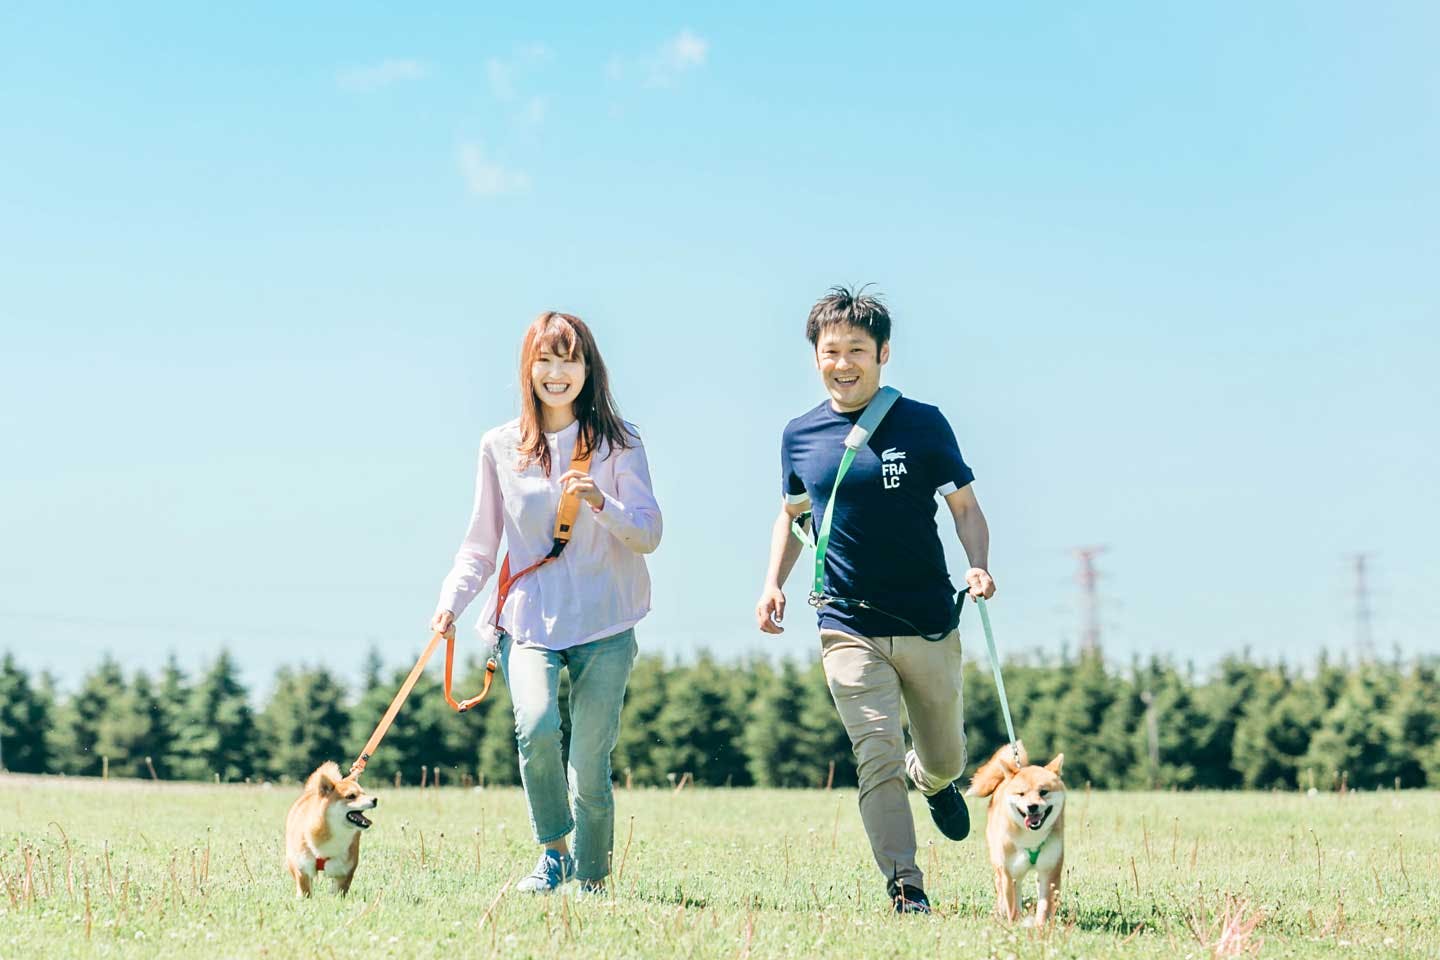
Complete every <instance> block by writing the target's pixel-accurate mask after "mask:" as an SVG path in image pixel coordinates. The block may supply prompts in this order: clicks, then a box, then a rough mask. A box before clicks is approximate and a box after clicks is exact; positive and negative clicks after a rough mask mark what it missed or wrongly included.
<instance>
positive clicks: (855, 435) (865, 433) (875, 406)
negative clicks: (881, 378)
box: [790, 387, 900, 596]
mask: <svg viewBox="0 0 1440 960" xmlns="http://www.w3.org/2000/svg"><path fill="white" fill-rule="evenodd" d="M899 399H900V391H899V390H896V389H895V388H894V387H881V388H880V390H879V392H877V393H876V394H875V397H874V398H873V399H872V400H871V401H870V404H869V406H867V407H866V408H865V412H864V413H862V414H860V419H859V421H858V422H856V424H855V426H853V427H851V428H850V432H849V434H847V435H846V437H845V453H844V455H843V456H842V457H841V458H840V470H839V472H837V473H836V474H835V487H834V488H833V489H832V490H831V491H830V501H829V502H828V503H827V504H825V519H823V520H822V521H820V533H819V535H818V536H817V537H816V538H815V540H814V541H813V542H812V541H811V540H810V537H809V534H808V533H807V532H806V530H805V528H804V527H803V526H802V525H801V522H800V518H796V519H795V520H794V521H792V522H791V524H790V529H791V531H792V532H793V533H794V534H795V536H797V537H799V538H800V540H801V542H803V543H805V544H808V545H810V546H813V547H814V548H815V585H814V591H813V596H824V595H825V553H826V551H827V550H828V549H829V547H830V524H831V520H832V519H833V518H834V516H835V498H836V497H838V496H839V495H840V482H841V481H842V480H844V479H845V474H846V473H847V472H848V471H849V470H850V464H852V463H854V462H855V454H856V453H857V452H858V451H859V450H860V448H861V447H863V446H865V444H866V443H867V442H868V441H869V440H870V435H871V434H872V433H874V432H875V428H876V427H878V426H880V421H881V420H884V419H885V414H887V413H889V412H890V408H891V407H893V406H895V401H896V400H899Z"/></svg>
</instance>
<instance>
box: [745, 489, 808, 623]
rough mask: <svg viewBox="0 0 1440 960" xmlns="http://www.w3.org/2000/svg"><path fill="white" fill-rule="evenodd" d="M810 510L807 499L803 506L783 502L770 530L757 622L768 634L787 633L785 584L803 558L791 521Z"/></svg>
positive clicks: (757, 607)
mask: <svg viewBox="0 0 1440 960" xmlns="http://www.w3.org/2000/svg"><path fill="white" fill-rule="evenodd" d="M809 508H810V502H809V501H808V500H806V501H804V502H801V503H798V504H797V503H791V502H789V501H788V500H787V501H784V502H783V504H782V505H781V508H780V513H779V514H778V515H777V516H776V517H775V525H774V527H773V528H772V529H771V531H770V561H769V563H768V564H767V565H766V568H765V585H764V586H763V587H762V588H761V591H760V602H759V603H757V604H756V605H755V620H756V622H757V623H758V624H759V626H760V629H761V630H762V631H763V632H765V633H784V632H785V628H784V627H782V626H781V625H780V624H781V621H783V620H784V619H785V589H784V587H785V581H786V580H787V579H789V577H790V571H791V570H793V569H795V561H796V560H798V559H800V548H801V543H800V541H799V540H798V539H797V538H796V537H795V536H793V535H792V534H791V533H790V521H791V520H792V519H793V518H795V517H798V516H800V515H801V514H802V513H804V512H805V511H806V510H808V509H809Z"/></svg>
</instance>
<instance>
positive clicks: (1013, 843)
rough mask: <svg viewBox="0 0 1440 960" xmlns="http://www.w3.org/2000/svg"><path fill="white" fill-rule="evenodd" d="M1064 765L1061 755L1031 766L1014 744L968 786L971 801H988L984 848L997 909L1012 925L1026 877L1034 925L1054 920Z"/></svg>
mask: <svg viewBox="0 0 1440 960" xmlns="http://www.w3.org/2000/svg"><path fill="white" fill-rule="evenodd" d="M1017 753H1018V754H1019V758H1018V762H1017V758H1016V754H1017ZM1064 761H1065V754H1063V753H1060V754H1056V755H1055V759H1054V760H1051V761H1050V762H1049V763H1047V764H1045V766H1043V767H1040V766H1032V765H1031V764H1030V760H1029V757H1028V756H1027V755H1026V753H1025V745H1024V744H1022V743H1019V742H1017V743H1016V744H1015V750H1014V751H1012V750H1011V749H1010V747H1009V745H1008V744H1007V745H1006V746H1003V747H1001V748H1000V749H999V750H996V751H995V755H994V756H993V757H991V758H990V760H989V762H987V763H986V764H985V765H984V766H982V767H981V768H980V769H979V770H976V771H975V776H974V777H972V778H971V780H970V790H969V793H970V794H971V795H972V796H976V797H989V798H990V812H989V813H988V814H987V816H986V826H985V842H986V845H987V846H988V847H989V849H990V864H991V866H993V867H994V868H995V895H996V899H997V901H998V902H997V909H998V910H999V912H1000V913H1002V914H1004V915H1005V918H1006V919H1007V920H1010V921H1011V922H1014V921H1015V920H1018V919H1019V918H1020V890H1019V886H1018V885H1019V883H1020V881H1021V880H1023V879H1025V877H1026V876H1027V875H1028V874H1030V873H1034V874H1035V876H1036V881H1037V883H1038V886H1039V893H1038V895H1037V896H1036V900H1035V922H1036V923H1045V922H1046V921H1047V920H1049V919H1050V918H1051V917H1053V916H1055V908H1056V906H1057V905H1058V902H1059V899H1060V873H1061V871H1062V870H1063V869H1064V867H1065V784H1064V782H1063V781H1061V779H1060V766H1061V764H1062V763H1064Z"/></svg>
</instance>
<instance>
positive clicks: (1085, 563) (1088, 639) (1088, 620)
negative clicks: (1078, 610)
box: [1075, 547, 1108, 655]
mask: <svg viewBox="0 0 1440 960" xmlns="http://www.w3.org/2000/svg"><path fill="white" fill-rule="evenodd" d="M1106 549H1108V548H1106V547H1076V548H1075V556H1077V557H1079V558H1080V571H1079V573H1077V574H1076V575H1075V581H1076V582H1077V583H1079V584H1080V589H1081V590H1082V591H1084V593H1085V619H1084V624H1083V626H1082V627H1081V631H1080V653H1081V654H1082V655H1085V654H1091V653H1099V652H1100V595H1099V591H1098V590H1097V589H1096V584H1097V583H1098V582H1099V580H1100V575H1099V574H1098V573H1097V572H1096V571H1095V558H1096V557H1098V556H1099V555H1100V554H1102V553H1104V552H1105V551H1106Z"/></svg>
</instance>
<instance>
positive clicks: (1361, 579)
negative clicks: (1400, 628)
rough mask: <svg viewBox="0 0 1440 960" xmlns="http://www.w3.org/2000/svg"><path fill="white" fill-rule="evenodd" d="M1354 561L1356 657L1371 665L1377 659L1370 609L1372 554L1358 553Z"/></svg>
mask: <svg viewBox="0 0 1440 960" xmlns="http://www.w3.org/2000/svg"><path fill="white" fill-rule="evenodd" d="M1352 559H1353V560H1354V562H1355V655H1356V656H1357V657H1359V658H1360V662H1361V663H1369V662H1370V661H1372V660H1374V659H1375V634H1374V631H1373V629H1372V612H1373V611H1372V610H1371V607H1370V581H1369V577H1368V576H1367V566H1368V562H1369V559H1370V554H1368V553H1357V554H1355V555H1354V556H1353V557H1352Z"/></svg>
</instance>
